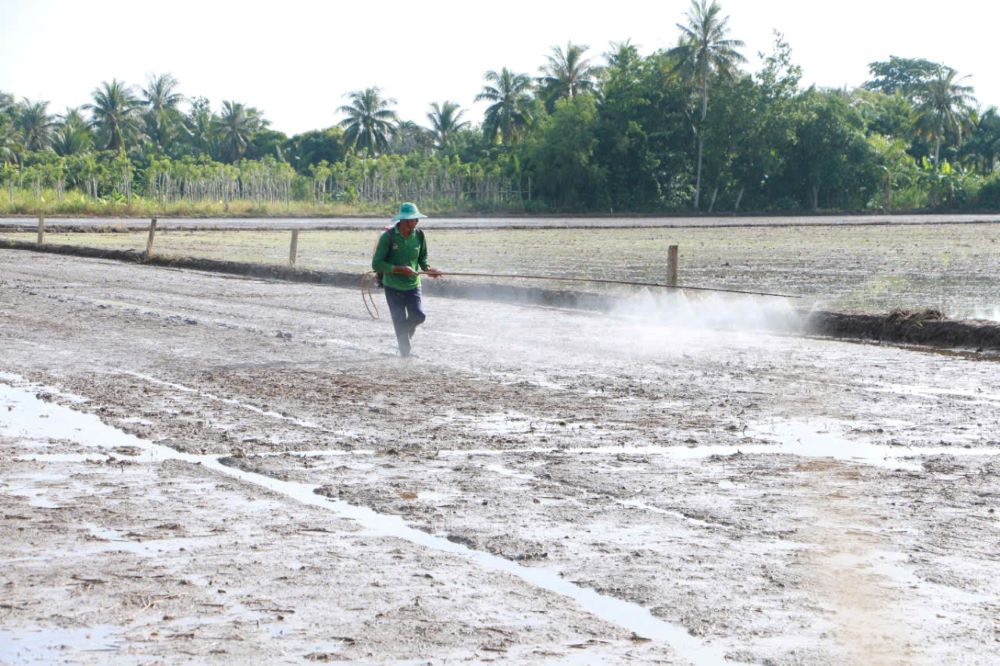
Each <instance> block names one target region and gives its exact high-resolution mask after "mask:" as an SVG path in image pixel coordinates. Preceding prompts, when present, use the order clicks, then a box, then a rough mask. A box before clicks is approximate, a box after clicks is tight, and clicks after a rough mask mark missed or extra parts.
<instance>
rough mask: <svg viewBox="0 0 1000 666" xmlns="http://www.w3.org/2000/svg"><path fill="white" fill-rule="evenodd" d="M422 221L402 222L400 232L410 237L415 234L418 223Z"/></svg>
mask: <svg viewBox="0 0 1000 666" xmlns="http://www.w3.org/2000/svg"><path fill="white" fill-rule="evenodd" d="M419 221H420V220H400V221H399V230H400V231H402V232H403V235H404V236H409V235H410V234H411V233H413V230H414V229H416V228H417V222H419Z"/></svg>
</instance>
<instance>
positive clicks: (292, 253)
mask: <svg viewBox="0 0 1000 666" xmlns="http://www.w3.org/2000/svg"><path fill="white" fill-rule="evenodd" d="M298 254H299V230H298V229H292V245H291V247H289V248H288V265H289V266H290V267H291V268H295V258H296V256H298Z"/></svg>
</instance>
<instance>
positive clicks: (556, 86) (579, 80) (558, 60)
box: [538, 42, 597, 105]
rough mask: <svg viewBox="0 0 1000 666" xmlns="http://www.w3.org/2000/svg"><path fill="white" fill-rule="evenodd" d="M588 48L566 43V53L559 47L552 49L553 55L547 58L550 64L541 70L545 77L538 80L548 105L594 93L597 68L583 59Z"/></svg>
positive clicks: (547, 63)
mask: <svg viewBox="0 0 1000 666" xmlns="http://www.w3.org/2000/svg"><path fill="white" fill-rule="evenodd" d="M588 48H589V47H587V46H583V45H578V44H574V43H572V42H566V50H565V51H563V49H562V47H559V46H553V47H552V54H551V55H549V56H546V59H547V61H548V62H546V64H545V65H543V66H542V68H541V70H542V74H543V76H541V77H539V79H538V84H539V86H540V87H541V89H542V91H543V96H544V97H545V100H546V102H547V103H549V104H550V105H551V104H554V103H555V101H556V100H557V99H562V98H564V97H569V98H573V97H576V96H577V95H579V94H580V93H583V92H593V91H594V88H595V87H596V82H595V80H594V75H595V74H596V73H597V68H596V67H591V65H590V60H589V59H587V58H584V57H583V55H584V54H585V53H586V52H587V49H588Z"/></svg>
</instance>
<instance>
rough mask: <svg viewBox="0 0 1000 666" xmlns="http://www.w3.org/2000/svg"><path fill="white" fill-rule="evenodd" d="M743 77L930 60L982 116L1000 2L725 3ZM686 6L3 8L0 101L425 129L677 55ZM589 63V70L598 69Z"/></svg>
mask: <svg viewBox="0 0 1000 666" xmlns="http://www.w3.org/2000/svg"><path fill="white" fill-rule="evenodd" d="M720 4H721V5H722V9H723V14H727V15H729V16H730V22H729V25H730V28H731V31H730V36H731V37H733V38H736V39H741V40H743V41H744V42H745V43H746V46H745V48H744V50H743V53H744V55H745V56H746V57H747V58H748V60H749V63H748V64H747V67H748V68H749V69H750V70H751V71H753V70H756V69H757V65H758V60H757V57H756V54H757V53H758V52H760V51H768V52H769V51H771V48H772V45H773V43H774V40H773V36H772V31H773V30H774V29H777V30H780V31H781V32H782V33H784V35H785V38H786V39H787V41H788V42H789V44H790V45H791V47H792V57H793V60H794V61H795V62H796V63H797V64H799V65H800V66H802V68H803V70H804V78H803V83H804V84H807V85H808V84H813V83H815V84H817V85H820V86H824V87H841V86H845V85H847V86H851V87H853V86H857V85H860V84H861V83H863V82H864V81H865V80H866V79H867V78H868V63H870V62H872V61H875V60H888V58H889V56H890V55H897V56H902V57H912V58H927V59H929V60H933V61H936V62H942V63H944V64H946V65H950V66H951V67H954V68H955V69H957V70H958V72H959V74H962V75H969V78H968V79H966V80H965V83H966V84H969V85H972V86H973V87H974V88H975V93H976V97H977V98H978V100H979V102H980V104H981V105H982V106H984V107H985V106H993V105H1000V77H998V75H997V74H996V72H995V69H994V66H995V65H994V63H995V61H996V55H997V42H996V36H995V33H996V26H997V25H1000V2H997V0H947V1H946V0H936V1H932V0H839V1H831V0H721V1H720ZM688 8H689V0H647V1H645V2H639V1H636V0H610V1H608V2H592V1H590V0H576V1H572V2H570V1H558V2H556V1H548V2H546V1H545V0H534V1H533V2H528V1H525V0H501V1H500V2H497V3H485V2H468V1H466V2H459V1H453V0H424V1H423V2H416V1H414V2H398V1H397V0H382V1H381V2H379V1H377V0H369V2H357V1H355V2H334V1H333V0H327V1H321V0H314V1H308V0H282V1H280V2H262V1H260V0H243V1H242V2H236V1H232V0H197V1H193V0H166V1H164V0H159V1H157V2H152V1H149V0H130V1H119V0H0V90H2V91H4V92H8V93H12V94H14V95H15V96H17V98H19V99H20V98H22V97H27V98H29V99H31V100H32V101H36V100H47V101H49V102H50V104H49V111H50V112H51V113H57V112H62V111H63V110H64V109H65V108H66V107H67V106H79V105H82V104H85V103H87V102H89V101H91V93H92V92H93V90H94V89H95V88H96V87H97V86H98V85H99V84H100V83H101V82H102V81H110V80H111V79H112V78H118V79H119V80H124V81H125V82H127V83H129V84H132V85H135V86H136V88H137V89H138V87H140V86H141V85H143V84H145V81H146V79H147V76H148V75H149V74H153V73H156V74H159V73H171V74H173V75H174V76H175V77H176V78H177V79H178V80H179V81H180V92H182V93H183V94H185V95H188V96H203V97H207V98H208V99H209V100H210V101H211V102H212V107H213V109H215V110H216V111H218V110H219V107H220V106H221V102H222V100H224V99H229V100H234V101H238V102H242V103H245V104H248V105H250V106H256V107H257V108H259V109H261V110H262V111H263V112H264V115H265V117H266V118H268V119H269V120H270V121H271V123H272V125H271V126H272V127H273V128H274V129H277V130H280V131H282V132H285V133H287V134H289V135H291V134H294V133H298V132H303V131H306V130H310V129H319V128H322V127H327V126H330V125H333V124H335V123H336V122H337V121H338V120H340V119H341V117H342V116H341V115H340V114H338V113H337V111H336V109H337V108H338V107H340V106H342V105H344V104H346V103H347V100H346V97H345V95H346V93H348V92H349V91H352V90H359V89H362V88H366V87H369V86H379V87H380V88H382V90H383V92H384V94H385V95H387V96H389V97H392V98H395V99H396V100H397V102H398V103H397V105H396V109H397V111H398V112H399V113H400V115H401V116H402V117H404V118H406V119H408V120H414V121H416V122H418V123H420V124H424V125H426V113H427V110H428V107H429V105H430V103H431V102H441V101H444V100H446V99H448V100H452V101H455V102H458V103H459V104H461V105H462V106H463V107H466V108H470V109H471V110H470V111H469V112H467V113H466V118H468V119H471V120H474V121H478V120H480V119H481V114H482V108H483V105H482V104H478V105H475V104H474V103H473V98H474V97H475V95H476V93H478V92H479V91H480V89H481V88H482V84H483V78H482V77H483V73H484V72H485V71H486V70H488V69H496V70H499V69H500V68H501V67H504V66H506V67H508V68H510V69H512V70H515V71H518V72H523V73H527V74H529V75H532V76H535V75H537V74H538V68H539V67H540V66H541V65H542V63H543V62H544V60H545V55H546V54H547V53H549V51H550V49H551V47H552V46H554V45H557V44H558V45H565V44H566V42H567V40H571V41H573V42H574V43H577V44H586V45H589V46H590V47H591V54H592V55H593V56H599V55H600V54H603V53H604V52H606V51H607V50H608V44H609V43H610V42H612V41H623V40H625V39H631V40H632V42H633V43H634V44H636V45H637V46H638V47H639V50H640V52H641V53H642V54H644V55H645V54H648V53H651V52H652V51H654V50H656V49H659V48H665V47H670V46H673V45H674V44H675V43H676V41H677V36H678V34H679V31H678V29H677V27H676V24H677V23H678V22H683V21H684V13H685V12H686V11H687V10H688ZM595 59H596V60H600V58H599V57H597V58H595Z"/></svg>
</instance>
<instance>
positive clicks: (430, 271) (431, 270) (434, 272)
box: [424, 266, 444, 279]
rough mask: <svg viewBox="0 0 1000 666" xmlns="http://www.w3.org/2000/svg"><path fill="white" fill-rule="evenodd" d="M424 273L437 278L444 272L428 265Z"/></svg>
mask: <svg viewBox="0 0 1000 666" xmlns="http://www.w3.org/2000/svg"><path fill="white" fill-rule="evenodd" d="M424 273H425V274H427V275H430V276H431V277H432V278H434V279H437V278H439V277H441V276H442V275H444V273H442V272H441V271H439V270H438V269H436V268H431V267H430V266H428V267H427V270H425V271H424Z"/></svg>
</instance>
